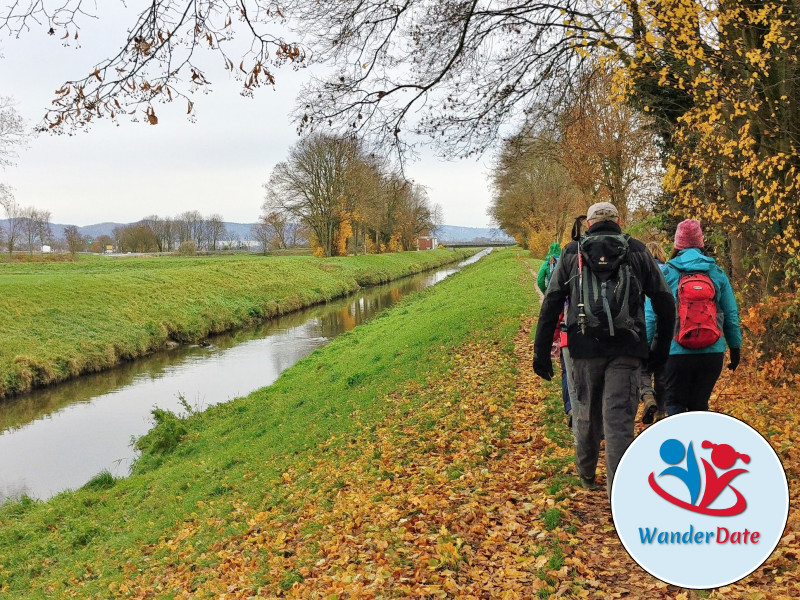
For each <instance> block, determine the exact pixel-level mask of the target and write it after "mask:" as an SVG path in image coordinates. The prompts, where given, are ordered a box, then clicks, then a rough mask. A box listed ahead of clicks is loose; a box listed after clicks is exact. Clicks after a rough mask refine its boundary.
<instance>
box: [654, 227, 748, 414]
mask: <svg viewBox="0 0 800 600" xmlns="http://www.w3.org/2000/svg"><path fill="white" fill-rule="evenodd" d="M704 246H705V244H704V240H703V229H702V227H701V226H700V221H697V220H695V219H687V220H685V221H681V222H680V223H678V228H677V230H676V231H675V244H674V249H673V251H672V256H671V257H670V260H669V261H668V262H667V264H666V268H665V269H664V277H665V278H666V281H667V285H669V288H670V289H671V290H672V294H673V297H674V298H675V303H676V305H677V317H678V318H677V322H676V325H675V331H674V334H673V335H672V336H670V338H671V345H670V351H669V359H668V360H667V362H666V364H665V365H664V385H665V396H666V398H665V407H666V410H667V415H668V416H672V415H675V414H678V413H682V412H686V411H690V410H708V400H709V398H710V397H711V392H712V391H713V390H714V385H715V384H716V383H717V379H719V376H720V374H721V373H722V366H723V363H724V361H725V348H726V346H727V347H728V348H729V349H730V362H729V363H728V368H729V369H731V370H733V369H736V367H737V366H738V365H739V359H740V347H741V345H742V329H741V327H740V325H739V307H738V306H737V304H736V298H735V297H734V295H733V289H732V288H731V283H730V281H729V280H728V276H727V275H726V274H725V271H723V270H722V269H720V268H719V266H718V265H717V262H716V261H715V260H714V259H713V258H712V257H710V256H707V255H705V254H703V252H702V248H703V247H704ZM646 317H647V334H648V339H649V340H652V339H653V336H654V335H656V336H657V335H658V334H656V332H655V327H654V326H655V315H654V314H653V313H652V311H651V310H648V311H647V314H646Z"/></svg>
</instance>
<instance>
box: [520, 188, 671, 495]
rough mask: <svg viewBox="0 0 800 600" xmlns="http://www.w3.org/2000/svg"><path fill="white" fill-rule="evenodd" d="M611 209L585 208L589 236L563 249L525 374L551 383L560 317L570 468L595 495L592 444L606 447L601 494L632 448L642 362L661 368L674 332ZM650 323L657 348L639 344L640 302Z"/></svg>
mask: <svg viewBox="0 0 800 600" xmlns="http://www.w3.org/2000/svg"><path fill="white" fill-rule="evenodd" d="M620 223H621V221H620V217H619V212H618V211H617V208H616V207H615V206H614V205H613V204H611V203H609V202H598V203H596V204H593V205H592V206H590V207H589V211H588V212H587V224H588V225H589V229H588V230H587V231H586V233H585V234H584V235H582V236H581V237H580V238H579V240H578V241H573V242H571V243H569V244H567V246H566V247H565V248H564V250H563V251H562V253H561V259H560V260H559V261H558V265H557V267H556V270H555V272H554V273H553V278H552V279H551V281H550V285H549V286H548V288H547V294H546V295H545V298H544V301H543V302H542V308H541V311H540V313H539V323H538V325H537V328H536V339H535V341H534V358H533V371H534V372H535V373H536V374H537V375H539V376H540V377H542V378H543V379H546V380H550V379H552V377H553V364H552V361H551V359H550V347H551V344H552V340H553V333H554V332H555V329H556V326H557V324H558V317H559V314H560V313H561V311H562V309H563V308H564V302H565V301H567V300H568V301H569V305H568V307H567V311H566V325H567V333H568V346H569V352H570V356H571V358H572V376H573V379H574V382H575V390H576V395H575V397H574V398H572V431H573V434H574V436H575V463H576V467H577V471H578V475H579V476H580V478H581V483H582V484H583V486H584V487H586V488H588V489H596V488H597V487H598V486H597V483H596V480H595V471H596V467H597V461H598V459H599V455H600V441H601V439H602V437H603V435H605V440H606V475H607V481H606V491H607V493H608V495H609V498H610V497H611V487H612V483H613V479H614V473H615V472H616V469H617V465H618V464H619V461H620V460H621V458H622V455H623V453H624V452H625V450H626V449H627V448H628V446H629V445H630V443H631V442H632V441H633V433H634V432H633V425H634V420H635V418H636V412H637V409H638V406H639V394H638V390H639V383H640V378H641V367H642V363H643V361H648V363H649V364H650V366H651V370H652V368H653V367H655V366H658V365H660V364H662V363H663V362H664V361H666V359H667V356H668V354H669V342H670V339H671V335H672V331H673V329H674V325H675V302H674V300H673V297H672V294H671V293H670V289H669V287H667V284H666V282H665V281H664V276H663V275H662V274H661V271H660V270H659V268H658V266H657V265H656V263H655V261H654V260H653V258H652V257H651V256H650V255H649V254H648V252H647V249H646V248H645V246H644V244H642V243H641V242H639V241H638V240H635V239H632V238H631V237H630V236H628V235H623V233H622V230H621V228H620ZM645 296H647V297H650V299H651V301H652V305H653V308H654V310H655V315H656V328H657V331H658V336H657V340H656V343H655V346H654V348H653V350H650V348H649V346H648V343H647V331H646V329H645V316H644V299H645Z"/></svg>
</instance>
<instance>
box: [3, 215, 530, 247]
mask: <svg viewBox="0 0 800 600" xmlns="http://www.w3.org/2000/svg"><path fill="white" fill-rule="evenodd" d="M6 224H7V219H0V226H3V227H5V226H6ZM125 225H129V223H111V222H106V223H95V224H94V225H84V226H82V227H78V232H79V233H80V234H81V235H84V236H86V237H89V238H97V237H100V236H101V235H107V236H110V237H113V236H112V235H111V233H112V232H113V231H114V228H115V227H124V226H125ZM252 226H253V223H231V222H227V221H226V222H225V228H226V229H227V230H228V235H229V236H230V238H231V239H239V240H249V239H250V238H251V237H252V236H251V235H250V228H251V227H252ZM66 227H68V225H65V224H61V223H51V225H50V228H51V230H52V231H53V237H55V238H57V239H60V238H63V237H64V228H66ZM436 237H438V238H439V241H441V242H475V241H479V242H484V241H490V242H513V241H514V238H512V237H510V236H509V235H508V234H506V232H505V231H502V230H500V229H492V228H489V227H460V226H458V225H442V226H441V227H439V229H438V230H437V232H436Z"/></svg>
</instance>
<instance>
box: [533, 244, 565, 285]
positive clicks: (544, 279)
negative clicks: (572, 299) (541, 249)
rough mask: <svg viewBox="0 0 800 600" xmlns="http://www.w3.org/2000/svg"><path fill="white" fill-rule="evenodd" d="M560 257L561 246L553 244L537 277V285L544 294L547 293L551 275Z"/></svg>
mask: <svg viewBox="0 0 800 600" xmlns="http://www.w3.org/2000/svg"><path fill="white" fill-rule="evenodd" d="M560 256H561V246H560V245H559V244H558V242H553V243H552V244H550V249H549V250H548V251H547V256H546V257H545V259H544V262H543V263H542V266H541V267H539V274H538V275H537V277H536V284H537V285H538V286H539V289H540V290H542V293H543V294H544V293H545V292H547V284H548V283H550V275H552V274H553V271H555V268H556V263H557V262H558V258H559V257H560ZM551 259H553V260H551Z"/></svg>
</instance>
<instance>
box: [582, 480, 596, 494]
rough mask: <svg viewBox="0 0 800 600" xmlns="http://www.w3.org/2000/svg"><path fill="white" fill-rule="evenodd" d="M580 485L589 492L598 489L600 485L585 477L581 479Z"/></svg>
mask: <svg viewBox="0 0 800 600" xmlns="http://www.w3.org/2000/svg"><path fill="white" fill-rule="evenodd" d="M581 485H582V486H583V488H584V489H586V490H589V491H594V490H596V489H598V488H599V487H600V485H599V484H598V483H597V482H596V481H595V480H594V477H592V478H590V479H587V478H585V477H581Z"/></svg>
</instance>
